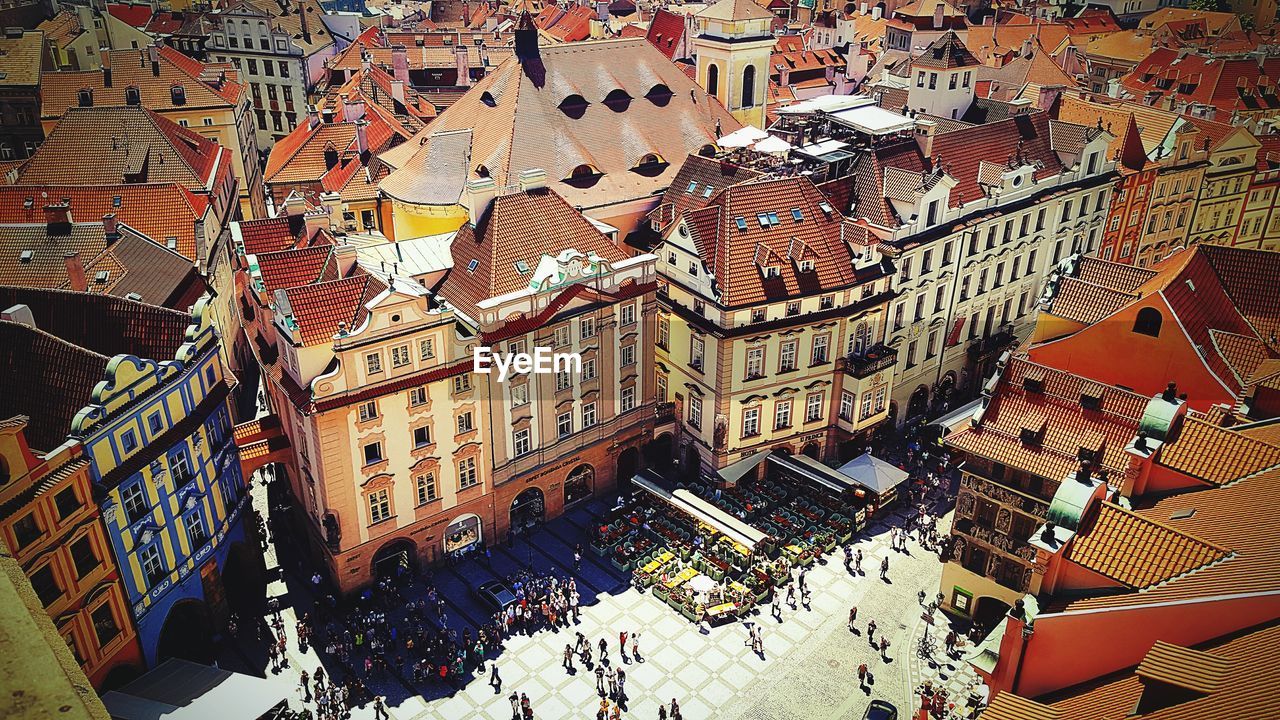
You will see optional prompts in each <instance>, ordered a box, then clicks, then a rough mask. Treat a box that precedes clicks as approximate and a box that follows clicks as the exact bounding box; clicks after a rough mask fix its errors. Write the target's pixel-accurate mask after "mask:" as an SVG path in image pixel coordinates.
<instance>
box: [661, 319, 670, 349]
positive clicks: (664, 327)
mask: <svg viewBox="0 0 1280 720" xmlns="http://www.w3.org/2000/svg"><path fill="white" fill-rule="evenodd" d="M670 342H671V321H670V320H668V319H667V316H665V315H659V316H658V347H660V348H662V349H663V350H666V349H667V348H668V344H669V343H670Z"/></svg>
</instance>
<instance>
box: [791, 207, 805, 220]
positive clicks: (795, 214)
mask: <svg viewBox="0 0 1280 720" xmlns="http://www.w3.org/2000/svg"><path fill="white" fill-rule="evenodd" d="M791 219H792V220H795V221H796V222H800V221H802V220H804V213H802V212H800V208H791Z"/></svg>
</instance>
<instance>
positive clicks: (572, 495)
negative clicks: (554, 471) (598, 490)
mask: <svg viewBox="0 0 1280 720" xmlns="http://www.w3.org/2000/svg"><path fill="white" fill-rule="evenodd" d="M595 485H596V469H595V468H593V467H591V466H590V465H588V464H586V463H583V464H581V465H579V466H578V467H576V468H574V469H573V471H572V472H570V473H569V474H568V475H566V476H565V479H564V507H565V509H566V510H567V509H568V508H569V506H570V505H573V504H574V503H578V502H581V501H583V500H585V499H587V498H589V497H591V492H592V490H594V489H595Z"/></svg>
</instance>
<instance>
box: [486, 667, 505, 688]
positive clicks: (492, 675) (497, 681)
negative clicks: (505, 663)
mask: <svg viewBox="0 0 1280 720" xmlns="http://www.w3.org/2000/svg"><path fill="white" fill-rule="evenodd" d="M489 684H490V685H491V686H493V687H495V688H497V689H498V690H499V691H501V690H502V678H501V677H498V661H497V660H494V661H493V666H492V667H491V668H490V669H489Z"/></svg>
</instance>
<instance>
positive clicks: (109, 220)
mask: <svg viewBox="0 0 1280 720" xmlns="http://www.w3.org/2000/svg"><path fill="white" fill-rule="evenodd" d="M102 236H103V238H105V239H106V241H107V244H108V245H110V244H111V243H113V242H115V241H117V240H119V239H120V225H119V223H118V222H117V221H116V214H115V213H107V214H106V215H103V216H102Z"/></svg>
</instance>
